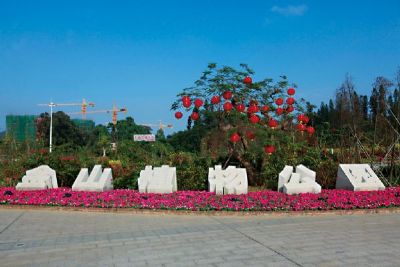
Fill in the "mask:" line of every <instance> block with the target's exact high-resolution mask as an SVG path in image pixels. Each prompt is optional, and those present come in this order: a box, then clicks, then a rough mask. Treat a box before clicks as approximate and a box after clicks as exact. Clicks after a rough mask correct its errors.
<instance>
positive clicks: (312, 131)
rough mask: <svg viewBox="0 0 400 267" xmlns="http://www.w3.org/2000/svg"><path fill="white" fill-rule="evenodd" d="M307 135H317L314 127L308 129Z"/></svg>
mask: <svg viewBox="0 0 400 267" xmlns="http://www.w3.org/2000/svg"><path fill="white" fill-rule="evenodd" d="M307 133H308V134H309V135H313V134H314V133H315V129H314V127H312V126H308V127H307Z"/></svg>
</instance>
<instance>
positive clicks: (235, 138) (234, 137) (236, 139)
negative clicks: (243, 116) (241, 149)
mask: <svg viewBox="0 0 400 267" xmlns="http://www.w3.org/2000/svg"><path fill="white" fill-rule="evenodd" d="M230 140H231V142H232V143H237V142H239V141H240V135H239V134H238V133H234V134H232V135H231V138H230Z"/></svg>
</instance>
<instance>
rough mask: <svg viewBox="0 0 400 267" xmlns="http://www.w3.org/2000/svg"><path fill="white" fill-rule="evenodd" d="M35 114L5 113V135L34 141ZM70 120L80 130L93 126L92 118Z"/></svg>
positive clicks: (85, 130)
mask: <svg viewBox="0 0 400 267" xmlns="http://www.w3.org/2000/svg"><path fill="white" fill-rule="evenodd" d="M38 117H39V116H37V115H7V116H6V135H7V136H8V137H10V138H11V139H13V140H15V141H17V142H25V141H35V140H36V134H37V127H36V126H37V124H36V119H37V118H38ZM72 122H73V123H74V124H75V125H76V126H78V128H79V129H80V130H81V131H82V132H86V133H88V132H90V131H91V130H93V128H94V127H95V122H94V121H93V120H83V119H73V120H72Z"/></svg>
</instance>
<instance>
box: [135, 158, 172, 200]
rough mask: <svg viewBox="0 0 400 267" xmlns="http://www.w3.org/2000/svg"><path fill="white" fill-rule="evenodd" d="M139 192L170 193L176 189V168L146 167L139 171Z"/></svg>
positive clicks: (164, 166) (165, 166)
mask: <svg viewBox="0 0 400 267" xmlns="http://www.w3.org/2000/svg"><path fill="white" fill-rule="evenodd" d="M138 187H139V192H141V193H161V194H166V193H172V192H176V191H177V189H178V186H177V181H176V168H175V167H169V166H168V165H162V166H161V167H154V169H153V167H152V166H146V167H145V169H144V170H142V171H140V177H139V179H138Z"/></svg>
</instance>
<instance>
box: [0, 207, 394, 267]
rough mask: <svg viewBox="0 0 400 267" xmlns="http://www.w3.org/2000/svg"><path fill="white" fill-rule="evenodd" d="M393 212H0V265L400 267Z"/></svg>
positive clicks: (5, 210)
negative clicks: (277, 214) (272, 214)
mask: <svg viewBox="0 0 400 267" xmlns="http://www.w3.org/2000/svg"><path fill="white" fill-rule="evenodd" d="M399 251H400V214H367V215H341V216H340V215H325V216H296V217H290V216H289V217H270V216H262V215H261V216H196V215H172V214H137V213H136V214H128V213H96V212H79V211H51V210H47V211H46V210H18V209H15V210H13V209H11V210H7V209H0V266H230V267H232V266H349V265H352V266H400V253H399Z"/></svg>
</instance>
